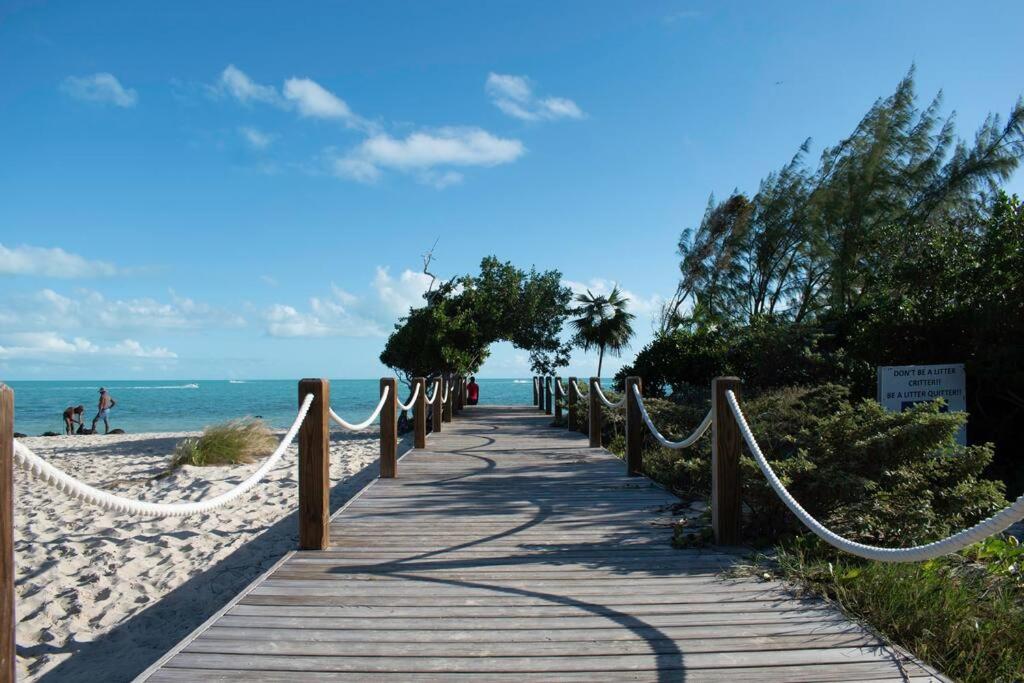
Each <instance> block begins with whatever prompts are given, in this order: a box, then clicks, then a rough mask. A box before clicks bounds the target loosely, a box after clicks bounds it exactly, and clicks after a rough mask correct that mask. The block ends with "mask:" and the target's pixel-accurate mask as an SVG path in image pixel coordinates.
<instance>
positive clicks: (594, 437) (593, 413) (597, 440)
mask: <svg viewBox="0 0 1024 683" xmlns="http://www.w3.org/2000/svg"><path fill="white" fill-rule="evenodd" d="M599 386H601V380H600V379H598V378H597V377H591V378H590V412H589V414H588V417H589V419H590V447H591V448H600V447H601V417H602V416H601V404H600V403H599V402H598V398H597V388H598V387H599Z"/></svg>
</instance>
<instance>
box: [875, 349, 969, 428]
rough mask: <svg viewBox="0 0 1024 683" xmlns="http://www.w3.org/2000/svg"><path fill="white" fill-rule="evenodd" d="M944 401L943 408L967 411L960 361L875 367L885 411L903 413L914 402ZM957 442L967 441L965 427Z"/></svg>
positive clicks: (963, 377) (964, 384)
mask: <svg viewBox="0 0 1024 683" xmlns="http://www.w3.org/2000/svg"><path fill="white" fill-rule="evenodd" d="M937 398H941V399H944V400H945V401H946V407H945V408H944V409H943V410H950V411H956V412H959V411H966V410H967V389H966V381H965V375H964V365H963V363H950V364H949V365H895V366H887V367H881V368H878V402H879V403H881V404H882V406H884V407H885V408H886V409H887V410H892V411H895V412H903V411H904V410H906V409H907V408H909V407H910V406H912V405H914V404H915V403H922V402H925V401H934V400H935V399H937ZM957 441H958V442H959V443H961V444H966V443H967V430H966V429H961V430H960V433H959V434H957Z"/></svg>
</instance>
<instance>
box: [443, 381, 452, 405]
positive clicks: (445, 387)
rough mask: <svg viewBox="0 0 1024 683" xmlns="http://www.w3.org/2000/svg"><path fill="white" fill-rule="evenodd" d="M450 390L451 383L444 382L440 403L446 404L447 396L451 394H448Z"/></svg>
mask: <svg viewBox="0 0 1024 683" xmlns="http://www.w3.org/2000/svg"><path fill="white" fill-rule="evenodd" d="M451 388H452V383H451V382H445V383H444V391H443V392H441V403H447V402H448V394H449V393H451V392H450V390H451Z"/></svg>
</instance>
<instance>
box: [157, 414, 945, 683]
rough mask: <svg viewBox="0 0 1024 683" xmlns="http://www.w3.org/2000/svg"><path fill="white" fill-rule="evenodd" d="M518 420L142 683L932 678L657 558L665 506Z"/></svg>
mask: <svg viewBox="0 0 1024 683" xmlns="http://www.w3.org/2000/svg"><path fill="white" fill-rule="evenodd" d="M549 421H550V417H545V416H543V415H540V414H538V412H537V411H536V410H533V409H530V408H526V407H523V408H495V407H474V408H469V409H467V410H466V411H465V412H464V413H462V414H461V415H460V416H459V417H458V418H457V419H456V421H455V422H453V423H450V424H446V425H445V426H444V431H443V432H442V433H441V434H436V435H431V436H430V439H429V440H428V444H427V445H428V448H427V450H417V451H411V452H409V453H408V454H407V455H406V456H405V457H404V458H403V459H402V460H401V461H400V462H399V468H398V478H397V479H381V480H377V481H376V482H374V483H373V484H372V485H371V486H369V487H367V488H366V489H364V491H363V492H362V493H361V495H360V496H359V497H357V498H356V499H355V500H354V501H352V502H351V503H350V504H349V505H348V506H347V507H346V508H344V509H342V510H341V511H340V512H339V513H338V514H336V515H335V516H334V518H333V521H332V525H331V539H332V549H331V550H329V551H301V552H295V553H292V554H290V555H289V556H287V557H286V558H285V559H284V560H283V561H282V562H280V563H279V564H278V565H277V566H276V567H275V568H274V569H272V570H271V571H270V572H269V573H268V574H266V575H265V576H264V577H262V578H261V579H260V580H258V581H256V582H255V583H254V584H253V585H252V586H250V587H249V588H248V589H247V590H246V591H244V592H243V593H242V595H240V596H239V597H238V598H236V599H235V600H234V601H233V602H232V603H231V604H230V605H229V606H228V607H227V608H225V609H224V610H222V612H221V613H219V614H218V615H217V616H215V617H214V618H213V619H212V620H211V621H210V622H208V623H207V624H206V625H204V626H203V627H202V628H200V629H199V630H197V631H196V633H194V634H193V635H192V636H190V637H189V638H187V639H186V640H185V641H183V642H182V643H181V644H180V645H179V646H178V647H176V648H175V649H174V650H172V652H171V653H169V654H168V656H167V657H165V658H164V659H163V660H162V661H161V662H160V663H159V665H158V666H157V667H155V668H154V669H153V670H151V671H150V672H148V678H147V677H146V676H147V675H144V676H143V678H144V679H145V680H149V681H152V682H153V683H165V682H172V681H174V682H182V681H210V680H215V681H241V680H245V681H410V680H412V681H449V680H453V679H459V680H468V679H472V680H488V681H516V682H517V683H520V682H523V681H540V680H546V681H588V682H592V681H599V680H601V681H603V680H644V681H655V680H656V681H681V680H691V681H740V680H744V681H747V680H749V681H776V680H778V681H782V680H785V681H875V680H879V681H880V680H915V681H916V680H929V679H932V680H936V679H935V678H933V677H932V674H931V672H930V671H929V670H927V669H926V668H924V667H922V666H921V665H920V664H918V663H916V662H914V661H911V660H908V659H906V658H905V657H902V656H901V655H899V654H898V653H895V652H893V651H891V650H889V649H887V648H884V647H882V646H881V644H880V643H879V642H878V640H877V639H876V638H874V637H873V636H871V635H870V634H869V633H868V632H866V631H865V630H864V629H862V628H861V627H859V626H857V625H855V624H852V623H851V622H850V621H848V620H847V619H845V618H844V617H843V616H842V615H841V614H839V613H838V612H837V611H836V610H834V609H832V608H831V607H829V606H827V605H825V604H824V603H821V602H816V601H809V600H800V599H796V598H794V597H793V596H792V595H790V594H788V593H786V592H785V591H784V590H783V588H782V587H781V586H780V585H779V584H776V583H764V582H759V581H756V580H736V579H724V578H722V577H721V576H720V575H719V572H720V571H721V570H722V569H724V568H726V567H728V566H729V565H730V564H731V563H733V562H734V561H735V560H736V556H735V555H730V554H728V553H726V552H720V551H714V550H711V551H691V550H687V551H683V550H676V549H673V548H672V547H671V544H670V540H671V536H672V529H671V526H669V524H668V521H669V520H668V515H669V514H670V509H669V508H670V506H672V505H673V504H674V503H676V502H678V501H677V499H676V498H675V497H674V496H672V495H670V494H668V493H666V492H664V491H663V490H661V489H660V488H658V487H656V486H654V485H653V484H652V483H651V482H649V481H648V480H647V479H643V478H636V477H633V478H631V477H627V476H625V467H624V464H623V463H622V461H620V460H618V459H616V458H614V457H613V456H611V455H609V454H608V453H607V452H606V451H604V450H601V449H592V448H588V447H587V442H586V439H585V438H584V437H582V436H580V435H578V434H569V433H566V432H565V431H564V430H557V429H553V428H549V427H547V424H548V422H549Z"/></svg>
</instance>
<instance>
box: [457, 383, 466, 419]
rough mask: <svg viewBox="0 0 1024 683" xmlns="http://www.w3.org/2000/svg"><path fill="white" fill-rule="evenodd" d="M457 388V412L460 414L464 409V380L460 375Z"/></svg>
mask: <svg viewBox="0 0 1024 683" xmlns="http://www.w3.org/2000/svg"><path fill="white" fill-rule="evenodd" d="M458 387H459V394H458V396H456V399H457V400H458V402H459V412H460V413H461V412H462V411H463V409H465V407H466V378H465V377H463V376H462V375H459V382H458Z"/></svg>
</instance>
